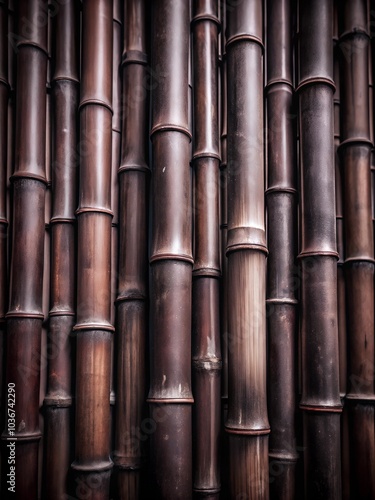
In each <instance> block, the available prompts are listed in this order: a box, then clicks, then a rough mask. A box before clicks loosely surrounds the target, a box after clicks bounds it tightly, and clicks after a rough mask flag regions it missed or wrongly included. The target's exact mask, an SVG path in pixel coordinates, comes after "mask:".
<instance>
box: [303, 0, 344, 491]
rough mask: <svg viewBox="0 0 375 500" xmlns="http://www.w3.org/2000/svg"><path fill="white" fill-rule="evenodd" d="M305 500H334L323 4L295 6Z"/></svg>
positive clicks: (336, 444)
mask: <svg viewBox="0 0 375 500" xmlns="http://www.w3.org/2000/svg"><path fill="white" fill-rule="evenodd" d="M299 9H300V11H299V23H300V26H299V28H300V46H299V49H300V50H299V86H298V92H299V117H300V123H299V125H300V141H301V149H300V154H301V181H302V193H301V202H302V203H301V204H302V217H301V232H302V246H301V253H300V255H299V258H300V261H301V268H302V293H301V303H302V309H301V314H302V325H301V329H302V331H301V335H302V398H301V402H300V406H301V409H302V410H303V412H304V415H303V427H304V460H305V497H306V498H309V499H314V500H316V499H318V498H320V499H328V498H331V499H337V498H340V497H341V453H340V412H341V403H340V393H339V350H338V349H339V346H338V329H337V292H336V291H337V258H338V254H337V250H336V218H335V170H334V145H333V137H334V127H333V91H334V83H333V51H332V31H333V23H332V19H333V17H332V15H333V2H332V1H331V0H313V1H311V2H300V4H299Z"/></svg>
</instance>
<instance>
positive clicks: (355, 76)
mask: <svg viewBox="0 0 375 500" xmlns="http://www.w3.org/2000/svg"><path fill="white" fill-rule="evenodd" d="M341 17H342V26H341V37H340V48H341V97H342V99H341V109H342V113H341V140H342V142H341V146H340V152H341V162H342V168H343V176H344V199H345V219H344V220H345V271H346V284H347V288H346V292H347V304H348V311H347V320H348V326H347V328H348V353H349V358H348V392H347V395H346V401H347V404H348V410H349V422H350V425H349V429H350V456H351V466H350V469H351V474H352V476H351V484H350V487H351V496H353V498H354V497H355V498H374V497H375V424H374V421H375V420H374V418H375V413H374V409H375V407H374V401H375V394H374V389H375V387H374V240H373V227H372V213H371V173H370V162H371V159H370V156H371V149H372V143H371V135H370V124H369V120H370V116H369V87H368V85H369V64H368V62H369V57H368V50H369V34H368V9H367V1H366V0H355V1H352V2H349V1H345V2H343V3H342V5H341ZM354 457H357V458H356V459H354Z"/></svg>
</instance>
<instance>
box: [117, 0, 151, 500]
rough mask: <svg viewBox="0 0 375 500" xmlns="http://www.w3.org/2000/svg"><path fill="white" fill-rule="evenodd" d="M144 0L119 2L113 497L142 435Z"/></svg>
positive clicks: (128, 493)
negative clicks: (121, 20)
mask: <svg viewBox="0 0 375 500" xmlns="http://www.w3.org/2000/svg"><path fill="white" fill-rule="evenodd" d="M147 3H148V2H147V0H141V1H138V0H126V1H125V3H124V19H125V22H126V29H125V32H124V35H125V36H124V46H123V56H122V102H123V109H122V113H123V114H122V141H121V143H122V146H121V161H120V167H119V169H118V179H119V196H120V219H119V220H120V227H119V236H120V240H119V283H118V296H117V334H118V340H117V351H118V353H117V400H116V436H115V453H114V459H115V465H116V468H117V488H118V494H119V498H121V499H124V500H126V499H128V498H134V499H138V498H141V486H142V483H143V482H144V481H142V479H143V467H144V461H145V454H146V444H147V440H148V435H149V433H150V432H152V431H153V423H152V422H151V420H149V419H147V418H146V396H147V393H146V374H147V373H146V372H147V366H146V340H147V305H148V304H147V297H148V259H147V255H148V253H147V250H148V248H147V241H148V217H147V214H148V176H149V168H148V144H149V140H148V89H147V81H148V73H147V71H148V70H147V61H148V57H147V33H146V8H147Z"/></svg>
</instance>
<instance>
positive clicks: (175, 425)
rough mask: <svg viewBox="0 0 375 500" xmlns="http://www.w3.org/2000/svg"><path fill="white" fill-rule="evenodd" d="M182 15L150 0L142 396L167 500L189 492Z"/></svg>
mask: <svg viewBox="0 0 375 500" xmlns="http://www.w3.org/2000/svg"><path fill="white" fill-rule="evenodd" d="M189 18H190V16H189V5H188V2H185V1H184V0H177V1H176V0H174V1H172V0H159V1H157V2H155V3H154V9H153V22H152V25H153V34H152V47H153V53H152V59H151V61H152V70H153V74H154V78H153V85H152V86H153V92H152V130H151V139H152V147H153V182H152V201H153V205H152V216H153V224H152V228H153V231H152V243H151V252H150V263H151V288H150V297H151V316H150V321H151V324H152V331H151V346H150V352H151V373H150V377H151V381H150V392H149V395H148V402H149V403H150V409H151V419H152V421H154V422H155V423H156V426H155V431H154V433H153V434H152V436H151V466H152V471H153V473H154V476H155V477H154V479H155V497H158V496H160V497H161V498H163V499H173V500H178V499H183V500H188V499H189V498H191V496H192V458H191V454H192V437H191V413H192V408H191V404H192V403H193V397H192V393H191V286H192V285H191V282H192V264H193V258H192V248H191V246H192V245H191V240H192V235H191V215H190V206H191V205H190V202H191V181H190V171H189V157H190V139H191V134H190V131H189V113H188V63H189V59H188V56H189V21H190V19H189ZM161 27H163V28H161Z"/></svg>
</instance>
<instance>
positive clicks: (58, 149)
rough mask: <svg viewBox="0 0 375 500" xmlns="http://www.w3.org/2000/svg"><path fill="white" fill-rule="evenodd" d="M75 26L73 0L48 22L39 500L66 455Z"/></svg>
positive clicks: (62, 478) (59, 477)
mask: <svg viewBox="0 0 375 500" xmlns="http://www.w3.org/2000/svg"><path fill="white" fill-rule="evenodd" d="M78 25H79V6H78V2H77V1H76V0H70V1H68V2H65V3H64V5H61V6H60V8H59V9H58V10H57V12H56V13H55V15H54V17H53V23H52V26H53V32H54V47H53V77H52V98H53V109H54V113H53V119H52V123H53V153H52V218H51V257H52V259H51V292H50V306H51V308H50V312H49V332H48V354H49V356H48V358H49V364H48V390H47V394H46V397H45V400H44V404H45V406H46V430H45V432H46V445H45V476H46V477H47V478H49V479H48V481H46V489H45V495H46V498H50V499H62V498H65V495H66V494H67V491H68V471H69V468H70V463H71V458H72V456H71V455H72V453H71V449H70V441H71V433H72V426H71V420H72V415H71V406H72V382H71V376H72V366H71V356H72V345H71V344H72V340H71V339H72V329H73V325H74V319H75V275H76V268H75V260H76V259H75V239H76V238H75V214H74V211H75V209H76V206H77V196H76V184H77V167H78V165H77V142H78V136H77V110H78V91H79V88H78V83H79V58H78V50H77V49H78V36H77V35H78Z"/></svg>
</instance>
